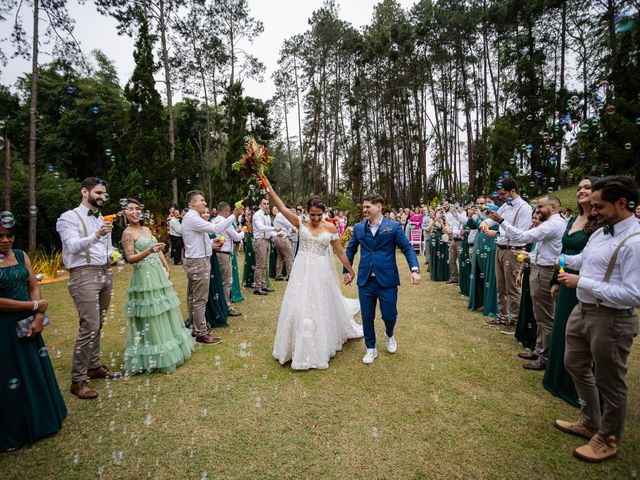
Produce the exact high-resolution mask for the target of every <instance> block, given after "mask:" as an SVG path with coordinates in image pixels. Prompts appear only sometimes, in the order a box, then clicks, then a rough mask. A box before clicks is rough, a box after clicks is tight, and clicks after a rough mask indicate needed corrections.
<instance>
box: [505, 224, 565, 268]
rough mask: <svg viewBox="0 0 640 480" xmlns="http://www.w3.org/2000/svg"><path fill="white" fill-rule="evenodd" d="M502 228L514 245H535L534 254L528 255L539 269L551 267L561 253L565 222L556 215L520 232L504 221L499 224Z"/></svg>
mask: <svg viewBox="0 0 640 480" xmlns="http://www.w3.org/2000/svg"><path fill="white" fill-rule="evenodd" d="M500 226H501V227H503V228H504V231H505V236H506V237H507V239H508V240H511V243H512V244H514V245H526V244H527V243H537V247H536V251H535V253H532V254H531V255H530V257H531V261H532V263H534V264H535V265H538V266H539V267H551V266H553V262H555V260H556V258H558V255H560V253H562V237H563V236H564V232H565V230H566V229H567V221H566V220H565V219H564V217H563V216H562V215H560V214H559V213H556V214H554V215H551V216H550V217H549V218H548V219H547V220H545V221H544V222H542V223H541V224H540V225H538V226H537V227H534V228H532V229H530V230H527V231H524V232H523V231H522V230H519V229H517V228H516V227H514V226H513V225H511V224H510V223H508V222H507V221H506V220H505V221H504V222H502V223H501V224H500Z"/></svg>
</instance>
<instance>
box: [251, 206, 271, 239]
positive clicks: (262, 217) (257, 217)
mask: <svg viewBox="0 0 640 480" xmlns="http://www.w3.org/2000/svg"><path fill="white" fill-rule="evenodd" d="M251 223H252V224H253V238H255V239H262V238H267V239H269V238H271V237H273V236H275V233H276V230H275V227H273V226H272V225H271V215H269V214H268V213H264V211H263V210H262V209H259V210H258V211H257V212H256V213H254V214H253V218H252V219H251Z"/></svg>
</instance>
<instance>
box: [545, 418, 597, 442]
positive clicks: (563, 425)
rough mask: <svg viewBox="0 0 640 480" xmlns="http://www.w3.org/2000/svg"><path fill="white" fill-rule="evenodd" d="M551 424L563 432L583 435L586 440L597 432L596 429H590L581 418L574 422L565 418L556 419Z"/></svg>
mask: <svg viewBox="0 0 640 480" xmlns="http://www.w3.org/2000/svg"><path fill="white" fill-rule="evenodd" d="M553 425H554V426H555V427H556V428H557V429H558V430H562V431H563V432H565V433H570V434H571V435H578V436H579V437H584V438H586V439H587V440H591V439H592V438H593V436H594V435H595V434H596V433H598V432H597V431H596V430H591V429H590V428H588V427H587V426H586V425H585V424H584V423H582V419H580V420H576V421H575V422H567V421H565V420H556V421H555V422H554V423H553Z"/></svg>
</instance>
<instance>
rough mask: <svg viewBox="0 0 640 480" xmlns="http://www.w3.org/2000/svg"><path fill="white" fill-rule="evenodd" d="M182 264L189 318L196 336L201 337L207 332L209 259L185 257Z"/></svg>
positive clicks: (209, 279)
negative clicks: (186, 284) (185, 276)
mask: <svg viewBox="0 0 640 480" xmlns="http://www.w3.org/2000/svg"><path fill="white" fill-rule="evenodd" d="M182 266H183V267H184V271H185V273H186V275H187V280H188V281H189V296H188V298H187V304H188V308H189V318H190V319H191V323H192V325H193V330H194V332H195V334H196V337H202V336H203V335H206V334H207V319H206V318H205V311H206V308H207V300H208V299H209V282H210V281H211V259H210V258H209V257H203V258H185V259H184V260H183V261H182Z"/></svg>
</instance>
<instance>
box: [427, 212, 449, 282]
mask: <svg viewBox="0 0 640 480" xmlns="http://www.w3.org/2000/svg"><path fill="white" fill-rule="evenodd" d="M446 228H447V221H446V219H445V218H444V210H443V209H442V207H438V208H437V209H436V213H435V216H434V217H433V220H431V223H430V224H429V228H428V230H429V232H430V233H431V252H430V253H431V257H430V259H429V263H430V267H431V268H430V273H431V280H432V281H434V282H442V281H447V280H449V276H450V275H451V271H450V269H449V242H448V241H443V235H445V233H444V230H445V229H446ZM447 236H448V235H447ZM446 238H447V237H445V239H446Z"/></svg>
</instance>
